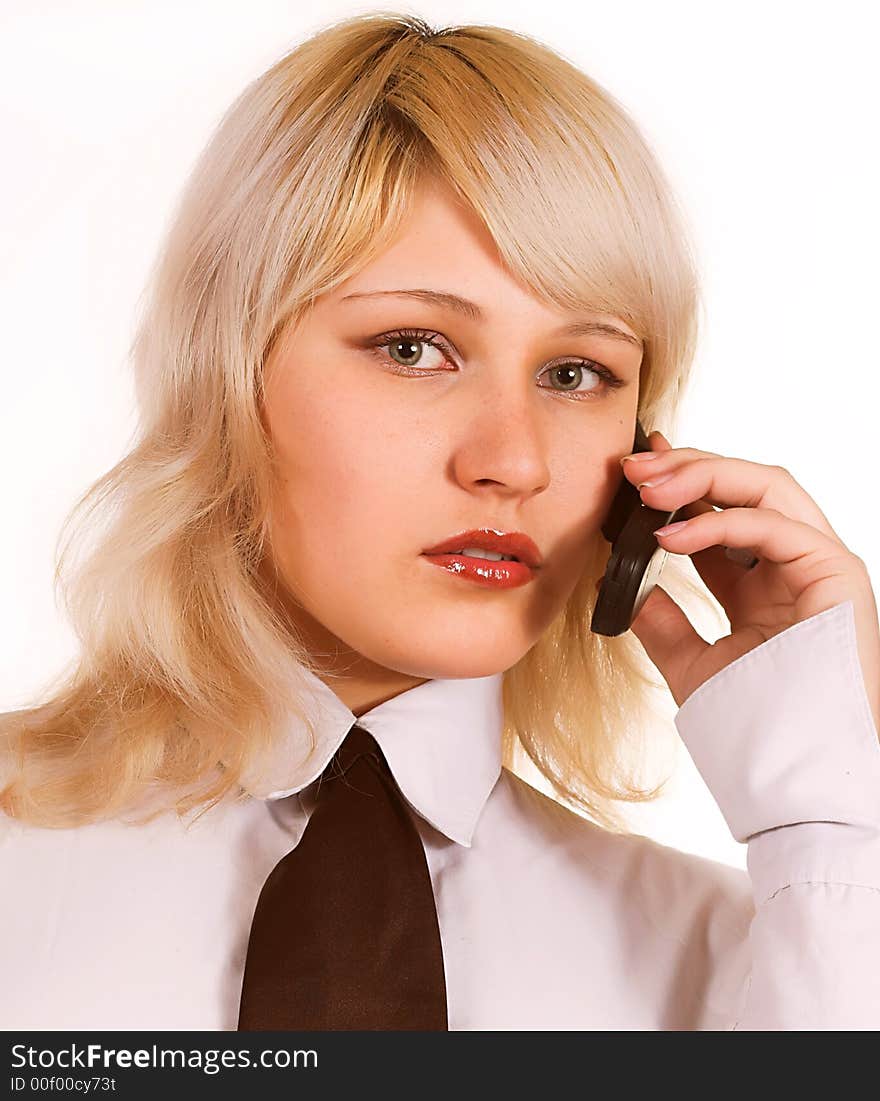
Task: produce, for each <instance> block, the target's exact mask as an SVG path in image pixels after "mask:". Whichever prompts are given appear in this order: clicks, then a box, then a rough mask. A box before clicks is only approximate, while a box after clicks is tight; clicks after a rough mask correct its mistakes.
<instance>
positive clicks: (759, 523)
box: [657, 508, 849, 594]
mask: <svg viewBox="0 0 880 1101" xmlns="http://www.w3.org/2000/svg"><path fill="white" fill-rule="evenodd" d="M657 541H658V543H659V544H660V545H661V546H663V547H666V548H667V549H668V550H670V551H673V552H674V553H675V554H693V553H694V552H698V551H701V550H703V549H704V548H706V547H710V546H718V545H723V546H726V547H734V548H737V547H738V548H742V549H747V548H748V549H754V552H755V553H756V554H757V555H758V556H759V557H760V558H764V559H767V560H769V561H770V562H773V563H775V564H776V565H777V566H778V567H779V568H780V572H781V575H782V578H783V580H784V582H785V583H786V584H787V585H788V587H789V589H790V591H791V592H792V593H795V594H800V593H802V592H803V591H804V590H805V589H806V588H807V587H808V586H810V585H812V584H814V583H815V582H816V581H819V580H822V579H824V578H825V577H827V576H828V575H829V572H830V571H829V565H828V564H829V560H831V559H839V558H841V557H842V554H841V547H840V544H839V543H838V542H837V541H836V540H835V539H831V538H829V537H828V536H826V535H824V534H823V533H822V532H820V531H818V530H817V529H816V528H814V527H813V526H812V524H805V523H802V522H801V521H799V520H792V519H790V518H789V517H787V516H783V515H782V514H781V513H779V512H777V511H776V510H775V509H765V508H728V509H722V510H721V511H720V512H716V511H714V510H713V511H712V512H704V513H701V514H700V515H699V516H695V517H693V518H692V519H690V520H687V521H686V523H685V526H684V527H683V528H679V529H678V530H677V531H675V532H672V533H670V534H667V535H660V534H658V535H657ZM844 550H845V548H844ZM846 556H847V557H848V556H849V552H848V551H846Z"/></svg>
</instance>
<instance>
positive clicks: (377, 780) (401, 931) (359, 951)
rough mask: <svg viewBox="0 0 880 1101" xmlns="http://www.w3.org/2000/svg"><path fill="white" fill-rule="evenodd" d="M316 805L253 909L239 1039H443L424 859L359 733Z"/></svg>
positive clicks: (441, 985) (389, 781) (383, 769)
mask: <svg viewBox="0 0 880 1101" xmlns="http://www.w3.org/2000/svg"><path fill="white" fill-rule="evenodd" d="M316 798H317V803H316V805H315V808H314V810H313V811H312V813H311V815H310V817H309V821H308V823H307V825H306V829H305V831H304V833H303V836H302V838H301V839H300V842H299V844H298V845H297V846H296V848H295V849H293V850H292V851H291V852H289V853H288V854H287V856H285V857H284V858H283V859H282V860H281V861H280V862H279V863H278V864H277V865H276V866H275V868H274V869H273V871H272V873H271V874H270V876H269V878H268V879H267V880H266V883H265V885H264V886H263V889H262V891H261V893H260V897H259V899H258V900H257V908H256V912H255V913H254V920H253V924H252V926H251V934H250V940H249V942H248V951H247V960H246V963H245V970H244V982H243V986H242V992H241V1007H240V1010H239V1019H238V1029H239V1031H241V1032H252V1031H257V1030H279V1031H298V1030H302V1031H314V1030H329V1029H357V1030H368V1029H369V1030H376V1029H389V1030H390V1029H419V1030H431V1031H438V1030H440V1031H444V1030H447V1029H448V1027H449V1026H448V1023H447V1017H446V981H445V977H444V971H443V950H442V947H441V942H440V928H439V925H438V922H437V910H436V906H435V903H434V890H433V887H432V885H431V876H430V872H429V871H428V863H427V860H426V858H425V850H424V847H423V845H422V841H421V838H420V837H419V833H418V830H417V829H416V827H415V824H414V823H413V821H412V819H411V817H410V815H409V811H408V809H407V807H406V806H405V805H404V802H403V796H402V794H401V792H400V789H399V788H398V786H397V783H396V782H395V780H394V777H393V776H392V775H391V771H390V770H389V768H388V765H387V763H386V761H385V757H384V755H383V753H382V750H381V749H380V748H379V745H378V743H377V742H376V739H375V738H374V737H373V736H372V734H370V733H369V731H367V730H365V729H364V728H363V727H361V726H358V725H357V724H355V725H354V726H353V727H352V728H351V730H350V731H349V732H348V735H347V737H346V738H345V741H344V742H343V743H342V745H341V746H340V747H339V749H338V750H337V752H336V754H335V755H334V757H333V759H332V760H331V761H330V764H329V765H328V766H327V768H326V769H325V770H324V772H323V773H322V775H321V778H320V780H319V783H318V786H317V789H316Z"/></svg>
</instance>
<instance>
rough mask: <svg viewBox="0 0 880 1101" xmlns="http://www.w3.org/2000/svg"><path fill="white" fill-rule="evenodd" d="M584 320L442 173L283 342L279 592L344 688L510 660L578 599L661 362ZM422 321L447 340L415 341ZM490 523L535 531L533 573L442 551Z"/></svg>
mask: <svg viewBox="0 0 880 1101" xmlns="http://www.w3.org/2000/svg"><path fill="white" fill-rule="evenodd" d="M413 289H418V290H431V291H439V292H444V293H446V294H450V295H457V296H459V297H461V298H464V299H469V300H470V301H471V302H473V303H475V304H476V305H477V306H478V307H479V316H475V315H474V312H473V311H472V313H471V314H470V315H469V314H466V313H464V312H460V311H458V310H456V309H454V308H452V307H451V306H450V305H448V304H441V303H439V302H432V301H429V300H427V299H426V298H425V297H422V298H416V297H413V296H403V295H399V294H390V293H387V292H390V291H400V290H413ZM379 292H385V293H379ZM355 295H357V296H367V297H351V296H355ZM583 319H584V315H583V314H573V313H572V314H569V313H560V312H559V311H557V310H555V309H551V308H548V306H546V305H545V304H543V303H541V302H540V301H539V300H537V299H535V298H534V297H532V296H531V295H530V294H529V293H528V292H526V291H524V290H523V288H522V287H521V285H520V284H519V283H517V282H514V281H513V279H512V278H511V276H510V275H509V274H508V273H506V272H505V270H503V268H502V266H501V263H500V260H499V257H498V255H497V252H496V250H495V246H494V245H493V243H492V240H491V238H490V237H489V235H488V232H487V231H486V230H485V228H484V227H483V226H482V224H481V223H480V222H479V220H478V218H477V217H476V215H475V214H473V212H472V211H471V210H470V208H468V207H466V206H465V205H463V204H461V203H460V202H459V201H458V200H457V199H456V197H455V196H454V194H453V193H452V192H451V191H449V190H448V189H447V188H446V187H445V185H443V184H440V183H437V184H432V185H431V186H430V188H427V189H426V190H424V191H423V192H422V193H421V195H420V198H419V202H418V204H417V205H416V206H415V207H414V209H413V210H412V211H411V214H410V217H409V218H408V220H407V222H406V223H405V225H404V227H403V229H402V231H401V232H400V234H399V235H398V238H397V239H396V240H395V242H394V243H393V244H392V245H391V247H389V248H388V249H387V250H386V251H385V252H384V253H383V254H382V255H381V256H380V257H379V258H378V259H376V260H374V261H373V262H372V263H370V265H369V266H368V267H366V268H364V269H363V270H362V271H361V272H360V273H359V274H357V275H356V276H354V277H352V278H351V279H349V280H348V281H347V282H345V283H343V284H341V285H340V286H339V287H338V288H337V289H336V290H335V291H334V292H332V293H331V294H328V295H326V296H324V297H323V298H319V299H318V300H317V302H316V304H315V306H314V308H313V309H312V310H311V312H310V313H309V315H308V316H307V317H306V319H305V320H304V321H303V322H302V323H301V324H300V325H299V327H298V328H296V329H289V330H288V331H287V332H286V333H284V334H282V338H281V340H280V341H279V342H278V344H277V345H276V346H275V348H274V349H273V353H272V356H271V357H270V362H269V364H268V365H267V371H266V382H265V385H266V404H265V410H264V415H265V420H266V424H267V428H268V431H269V432H270V434H271V437H272V440H273V444H274V448H275V452H276V456H277V463H278V468H279V472H280V478H279V480H278V483H277V486H276V490H275V497H274V501H273V516H272V527H271V548H272V559H273V562H274V565H275V567H276V570H277V572H278V574H279V580H280V582H281V583H282V587H283V588H285V589H286V590H287V591H286V592H280V594H279V595H280V597H281V599H282V602H283V605H284V608H285V609H286V611H287V613H288V614H289V616H290V617H291V618H292V620H293V622H294V624H295V626H296V627H297V629H298V631H299V632H300V633H301V635H302V637H303V639H304V641H305V642H306V644H307V646H308V647H309V651H310V653H312V654H313V656H315V657H316V659H317V660H318V661H319V664H320V665H321V667H322V669H326V670H333V671H335V672H344V673H345V677H346V679H345V680H344V681H335V680H334V681H333V683H332V687H333V689H334V691H336V693H337V694H338V695H339V696H340V697H341V698H342V699H343V700H344V702H345V703H346V704H347V705H348V706H349V707H350V708H351V709H352V710H353V711H354V712H355V713H356V714H357V713H363V711H365V710H368V709H369V708H370V707H373V706H376V705H377V704H378V703H380V702H382V701H383V700H385V699H389V698H390V697H392V696H394V695H397V694H398V693H399V692H402V691H404V690H406V689H407V688H409V687H413V686H414V685H416V684H419V683H422V682H423V681H424V680H427V679H430V678H436V677H452V678H458V677H482V676H488V675H490V674H493V673H497V672H500V671H502V670H505V669H508V668H510V667H511V666H512V665H514V664H515V663H516V662H517V661H518V660H519V659H520V658H521V657H523V655H524V654H525V653H526V652H527V651H528V650H529V649H530V648H531V647H532V646H533V645H534V644H535V642H536V641H537V640H538V638H539V637H540V635H541V634H542V632H543V631H544V630H545V629H546V628H547V627H548V626H549V624H550V623H551V622H552V621H553V620H554V619H555V617H556V616H557V615H558V614H559V613H560V611H561V610H562V608H563V605H564V604H565V601H566V600H567V598H568V597H569V595H570V594H571V592H572V589H573V588H574V586H575V584H576V582H577V581H578V579H579V577H580V575H581V573H582V569H583V563H584V558H585V554H586V552H587V549H588V548H589V547H590V546H591V544H592V541H593V539H594V538H595V534H596V532H597V530H598V528H599V527H600V526H601V524H602V522H603V520H604V517H605V514H606V512H607V510H608V508H609V507H610V504H611V500H612V497H613V493H614V490H615V488H616V486H617V484H618V483H619V480H620V465H619V456H620V455H623V454H627V453H628V452H629V451H630V450H631V447H632V440H633V433H634V429H635V418H636V410H637V401H638V389H639V367H640V364H641V359H642V350H641V347H640V346H638V345H637V344H633V343H628V342H627V341H625V340H623V339H618V338H614V337H609V336H607V335H592V334H588V335H577V336H570V335H568V336H566V335H559V334H557V333H556V332H555V330H557V329H559V328H560V327H561V326H564V325H566V324H570V323H571V322H573V321H575V320H583ZM587 320H594V321H605V322H610V323H613V324H614V325H615V326H616V327H617V328H619V329H621V330H622V331H623V332H625V333H629V334H630V335H631V336H632V335H634V334H633V333H632V330H631V329H629V328H628V327H627V326H626V325H625V324H624V323H623V322H622V321H621V320H620V319H619V318H613V317H608V316H600V315H590V316H589V317H588V318H587ZM406 329H410V330H421V334H420V336H421V337H422V338H424V337H425V336H430V337H431V338H432V339H433V340H435V342H436V343H437V345H438V347H432V346H431V345H430V344H428V343H425V342H424V341H423V340H420V339H418V338H415V337H414V336H412V335H409V336H400V335H398V336H396V337H395V336H394V335H393V334H394V333H395V331H399V330H406ZM385 334H391V335H389V336H387V337H386V338H385V339H384V341H383V340H379V341H377V337H384V336H385ZM377 343H378V344H380V345H382V346H381V347H376V346H374V345H376V344H377ZM579 360H580V361H583V360H593V361H595V362H596V363H598V364H600V365H601V366H603V367H605V368H608V369H609V370H610V371H612V372H613V373H614V374H615V375H617V376H618V378H619V379H620V380H621V382H622V385H621V386H619V387H618V388H612V387H610V386H608V385H607V384H606V383H605V382H604V381H603V380H602V379H601V378H600V377H599V376H598V375H597V374H596V373H594V372H593V371H592V370H591V369H590V368H589V366H586V365H584V366H583V367H582V369H579V368H578V367H576V366H575V367H572V362H575V363H576V362H577V361H579ZM566 365H567V366H566ZM483 527H488V528H495V529H497V530H500V531H503V532H509V531H517V532H525V533H526V534H527V535H529V536H530V537H531V539H532V540H533V541H534V542H535V543H536V544H537V546H538V548H539V550H540V552H541V555H542V557H543V565H542V566H541V568H540V569H539V570H537V571H536V573H535V576H534V579H533V580H532V581H530V582H529V583H528V584H525V585H522V586H521V587H519V588H508V589H500V588H499V589H496V588H487V587H484V586H482V585H479V584H475V583H473V582H471V581H467V580H465V579H463V578H462V577H461V576H457V575H455V574H453V573H450V572H448V571H447V570H445V569H442V568H440V567H438V566H437V565H434V564H432V563H431V562H430V561H429V560H428V559H427V558H426V557H425V556H424V554H423V551H425V549H426V548H429V547H432V546H434V545H435V544H437V543H439V542H441V541H442V540H444V539H446V538H447V537H449V536H451V535H454V534H456V533H458V532H461V531H465V530H468V529H471V528H483Z"/></svg>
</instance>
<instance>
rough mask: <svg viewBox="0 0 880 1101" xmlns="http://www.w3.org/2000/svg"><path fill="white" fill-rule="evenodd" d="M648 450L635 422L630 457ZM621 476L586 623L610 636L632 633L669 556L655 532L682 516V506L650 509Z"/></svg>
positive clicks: (644, 436)
mask: <svg viewBox="0 0 880 1101" xmlns="http://www.w3.org/2000/svg"><path fill="white" fill-rule="evenodd" d="M650 450H651V445H650V443H649V442H648V436H647V433H646V432H645V431H644V430H643V428H642V425H641V423H640V422H639V421H638V420H637V421H636V433H635V439H634V440H633V448H632V453H633V454H635V452H637V451H650ZM620 478H621V481H620V486H619V487H618V490H617V493H616V494H615V496H614V500H613V501H612V503H611V508H610V509H609V510H608V515H607V517H606V519H605V523H604V524H603V525H602V534H603V535H604V536H605V538H606V539H607V540H608V542H609V543H610V544H611V554H610V555H609V557H608V563H607V565H606V567H605V575H604V577H603V578H602V583H601V585H600V586H599V596H598V599H597V601H596V607H595V608H594V609H593V617H592V619H591V621H590V630H591V631H592V632H593V633H594V634H597V635H608V636H609V637H613V636H615V635H621V634H623V632H624V631H628V630H629V629H630V626H631V625H632V621H633V620H634V619H635V618H636V616H637V615H638V614H639V611H640V610H641V607H642V605H643V604H644V603H645V601H646V600H647V599H648V596H649V595H650V593H651V590H652V589H653V588H654V586H655V585H656V584H657V582H658V581H659V580H660V573H661V571H662V570H663V565H664V563H665V562H666V556H667V554H668V552H667V551H666V550H664V548H663V547H661V546H660V544H659V543H658V542H657V538H656V536H655V535H654V532H655V531H656V530H657V528H662V527H664V526H665V525H666V524H671V523H674V522H675V520H676V518H677V517H679V516H681V514H682V513H683V508H677V509H673V510H672V511H671V512H667V511H666V510H665V509H656V508H649V507H648V506H647V505H646V504H645V503H644V502H643V501H642V498H641V495H640V493H639V491H638V488H637V487H636V486H634V485H633V484H632V482H630V481H629V480H628V478H627V477H626V475H625V474H624V473H623V470H621V472H620ZM682 518H683V517H682Z"/></svg>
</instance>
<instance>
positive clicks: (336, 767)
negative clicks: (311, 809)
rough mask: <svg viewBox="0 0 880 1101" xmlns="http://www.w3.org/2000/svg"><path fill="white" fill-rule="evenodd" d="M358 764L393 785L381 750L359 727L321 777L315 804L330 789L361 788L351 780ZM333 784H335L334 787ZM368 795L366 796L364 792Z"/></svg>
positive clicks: (316, 789) (346, 738) (346, 740)
mask: <svg viewBox="0 0 880 1101" xmlns="http://www.w3.org/2000/svg"><path fill="white" fill-rule="evenodd" d="M364 759H365V760H364ZM358 762H361V764H362V765H368V767H370V768H372V770H373V772H374V773H377V774H379V776H381V777H382V779H383V780H384V781H385V783H386V784H387V783H389V782H390V783H392V784H394V777H393V776H392V774H391V770H390V769H389V767H388V762H387V761H386V760H385V756H384V754H383V753H382V750H381V749H380V748H379V743H378V742H377V741H376V739H375V738H374V737H373V735H372V734H371V733H370V732H369V731H368V730H365V729H364V727H362V726H358V725H357V723H356V724H355V725H354V726H353V727H352V728H351V730H349V732H348V734H346V736H345V738H344V740H343V742H342V744H341V745H340V746H339V748H338V749H337V750H336V752H335V753H334V754H333V756H332V757H331V758H330V761H329V762H328V764H327V767H326V768H325V769H324V771H323V772H322V773H321V776H320V778H319V779H318V784H317V787H316V788H315V798H316V800H320V799H321V798H322V796H325V795H326V794H327V793H328V791H329V788H330V787H335V786H337V785H338V784H339V783H344V784H346V785H347V786H349V787H352V786H354V787H355V788H358V785H357V784H354V783H353V778H352V776H351V772H352V769H353V767H354V766H355V765H356V764H358ZM359 771H360V770H358V772H359ZM331 781H335V782H336V783H335V784H333V783H331ZM328 785H329V786H328ZM361 790H362V785H361ZM365 794H367V793H366V792H365Z"/></svg>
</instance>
